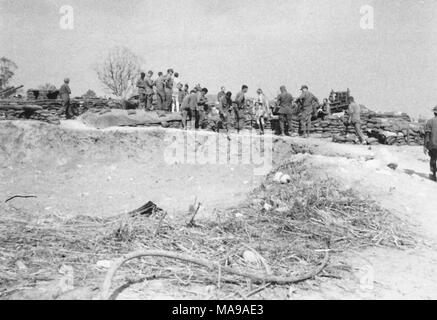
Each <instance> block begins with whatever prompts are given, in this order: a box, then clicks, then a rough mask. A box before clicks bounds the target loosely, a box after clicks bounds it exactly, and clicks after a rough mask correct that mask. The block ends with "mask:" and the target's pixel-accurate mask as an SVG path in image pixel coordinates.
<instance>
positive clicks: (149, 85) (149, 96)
mask: <svg viewBox="0 0 437 320" xmlns="http://www.w3.org/2000/svg"><path fill="white" fill-rule="evenodd" d="M152 76H153V72H152V71H149V72H147V77H146V79H145V85H146V110H152V109H153V84H154V83H153V80H152Z"/></svg>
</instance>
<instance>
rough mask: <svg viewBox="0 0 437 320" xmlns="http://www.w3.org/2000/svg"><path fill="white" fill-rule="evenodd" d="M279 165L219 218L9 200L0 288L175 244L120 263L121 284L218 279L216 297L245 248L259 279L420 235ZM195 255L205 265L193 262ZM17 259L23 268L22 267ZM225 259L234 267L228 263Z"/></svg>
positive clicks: (98, 275) (334, 187)
mask: <svg viewBox="0 0 437 320" xmlns="http://www.w3.org/2000/svg"><path fill="white" fill-rule="evenodd" d="M277 170H281V171H282V172H285V173H287V174H289V175H290V177H291V182H290V183H289V184H286V185H284V184H279V183H275V182H273V180H272V176H273V175H274V173H275V172H272V173H271V174H270V175H269V176H267V178H266V181H265V182H264V183H263V185H262V186H260V187H259V188H257V189H256V190H254V191H253V192H252V193H251V195H250V196H249V197H248V200H247V201H246V202H245V203H243V204H242V205H241V206H239V207H236V208H232V209H223V210H220V215H218V216H219V219H217V220H216V221H209V222H202V225H187V221H186V216H185V218H184V219H185V220H182V219H179V220H178V219H175V220H172V221H168V220H169V219H165V216H164V217H163V216H160V215H154V216H152V217H143V216H135V217H132V216H127V215H120V216H117V217H112V218H105V219H101V218H91V217H74V218H71V219H66V218H62V217H59V216H47V215H44V216H40V215H37V214H28V213H25V212H20V211H17V210H14V209H12V208H10V207H5V208H4V210H2V213H1V214H0V243H1V246H0V297H5V296H7V295H8V294H9V293H10V292H11V290H12V291H13V290H19V289H20V288H24V287H29V286H30V287H31V286H34V285H35V283H37V282H38V281H41V280H42V279H46V278H53V276H54V275H56V274H57V273H58V270H59V267H60V266H62V265H70V266H72V267H73V268H74V271H75V285H76V286H90V285H92V286H99V285H100V284H101V282H102V279H103V277H104V275H105V274H104V272H105V271H102V270H99V269H98V268H96V262H97V261H99V260H113V259H115V258H118V257H120V255H124V254H128V253H130V252H132V251H137V250H148V251H149V252H150V251H153V252H158V253H159V252H160V253H162V252H163V250H165V251H166V252H168V251H171V252H174V253H175V254H176V256H178V255H179V256H180V255H181V254H185V255H188V256H189V257H190V259H191V260H189V261H188V262H187V261H183V260H173V259H172V260H168V258H171V257H174V256H175V255H174V254H173V255H172V256H165V255H161V256H160V257H156V256H155V257H152V258H148V259H142V260H139V259H136V260H133V261H131V262H129V263H128V264H127V266H125V267H124V268H122V272H121V273H120V274H118V276H117V277H116V278H115V279H114V282H115V283H116V284H118V285H122V284H124V283H125V282H126V277H130V278H136V279H141V278H148V277H150V275H151V274H154V275H156V274H158V276H159V277H162V278H169V279H172V281H173V283H174V285H180V286H186V285H187V283H202V284H215V285H217V287H218V288H220V290H219V292H218V293H217V297H216V298H223V297H228V296H229V294H230V293H232V292H235V291H241V284H244V283H245V277H244V276H242V275H244V274H246V272H247V270H249V269H248V265H247V263H246V262H245V261H244V258H243V253H244V251H246V250H247V248H251V249H250V250H251V251H253V252H256V255H257V256H259V257H260V259H262V260H263V266H262V267H261V269H260V270H259V271H258V272H259V277H258V276H257V277H258V278H257V277H255V278H254V279H261V278H262V277H263V276H262V275H264V276H265V277H267V278H266V279H278V277H286V276H287V277H296V278H299V276H300V275H303V274H311V272H312V271H313V270H316V269H317V268H318V267H317V266H319V265H320V262H321V261H322V258H323V256H324V252H326V251H327V250H329V251H330V252H332V253H336V254H338V253H339V252H342V251H345V250H352V249H357V248H362V247H368V246H392V247H396V248H403V247H406V246H413V245H414V240H413V237H412V235H411V234H410V232H409V231H408V228H406V226H405V225H404V224H403V223H402V221H401V220H400V219H398V218H396V217H394V216H393V215H391V214H390V213H389V212H387V211H385V210H383V209H382V208H380V207H379V206H378V205H376V204H375V203H374V202H372V201H371V200H370V199H365V198H363V197H362V196H360V195H358V194H356V193H355V192H354V191H352V190H342V189H341V187H340V186H339V184H338V183H336V182H335V181H332V180H323V181H320V180H316V181H315V180H314V178H313V177H312V175H311V170H310V168H307V167H306V164H305V163H304V162H289V163H286V164H284V165H283V166H281V167H280V168H278V169H277ZM266 203H267V204H269V206H268V207H267V208H268V210H266V209H265V206H264V204H266ZM161 214H164V213H161ZM157 229H159V233H158V232H157ZM331 256H332V255H331ZM196 257H197V258H196ZM196 259H198V260H199V261H200V260H201V261H204V264H203V266H201V265H195V264H192V261H195V260H196ZM333 259H335V256H334V257H333ZM18 260H20V261H22V262H23V263H24V265H26V267H27V270H25V271H23V270H18V269H17V267H16V262H17V261H18ZM190 261H191V262H190ZM207 262H208V263H209V262H211V263H210V264H208V263H207ZM207 265H208V266H210V267H205V266H207ZM229 268H231V269H232V270H234V271H237V273H236V274H232V273H229V272H228V273H226V272H225V271H226V270H228V271H229ZM328 269H329V270H326V272H329V273H335V272H336V271H337V270H336V269H335V267H329V268H328ZM267 270H268V271H267ZM222 271H223V272H222ZM319 271H320V270H319ZM114 273H115V272H114ZM268 277H270V278H268ZM225 284H226V285H225ZM109 286H110V285H109Z"/></svg>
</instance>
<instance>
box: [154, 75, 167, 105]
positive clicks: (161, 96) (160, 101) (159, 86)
mask: <svg viewBox="0 0 437 320" xmlns="http://www.w3.org/2000/svg"><path fill="white" fill-rule="evenodd" d="M164 85H165V83H164V76H163V75H162V72H158V78H157V79H156V80H155V87H156V102H157V109H158V110H163V109H164V103H165V88H164Z"/></svg>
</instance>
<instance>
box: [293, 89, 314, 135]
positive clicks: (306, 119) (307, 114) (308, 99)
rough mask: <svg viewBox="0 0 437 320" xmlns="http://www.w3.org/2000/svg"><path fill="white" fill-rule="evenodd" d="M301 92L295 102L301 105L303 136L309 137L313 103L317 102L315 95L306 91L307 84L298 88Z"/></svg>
mask: <svg viewBox="0 0 437 320" xmlns="http://www.w3.org/2000/svg"><path fill="white" fill-rule="evenodd" d="M300 90H301V91H302V94H301V95H300V97H299V98H297V100H296V101H297V102H299V103H300V105H301V114H300V123H301V127H302V131H303V136H304V137H305V138H308V137H309V132H310V130H311V117H312V115H313V110H314V104H315V103H317V104H318V103H319V101H318V99H317V98H316V96H315V95H313V94H312V93H311V92H309V91H308V86H305V85H304V86H302V87H301V88H300Z"/></svg>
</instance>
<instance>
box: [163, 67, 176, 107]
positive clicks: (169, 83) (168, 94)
mask: <svg viewBox="0 0 437 320" xmlns="http://www.w3.org/2000/svg"><path fill="white" fill-rule="evenodd" d="M173 74H174V71H173V69H168V70H167V74H166V75H165V77H164V82H165V90H164V92H165V110H167V111H169V112H171V111H172V110H171V107H172V105H173V86H174V80H173Z"/></svg>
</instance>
